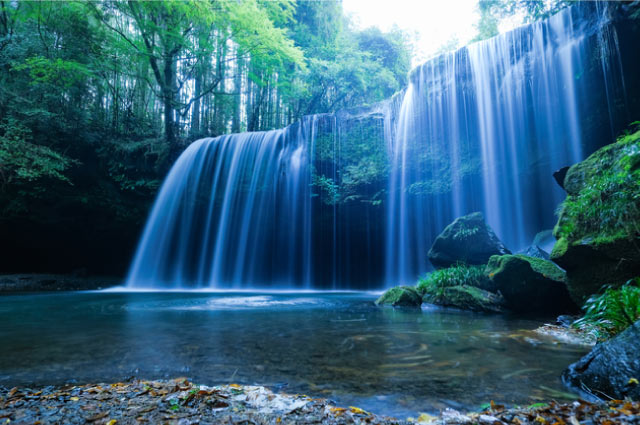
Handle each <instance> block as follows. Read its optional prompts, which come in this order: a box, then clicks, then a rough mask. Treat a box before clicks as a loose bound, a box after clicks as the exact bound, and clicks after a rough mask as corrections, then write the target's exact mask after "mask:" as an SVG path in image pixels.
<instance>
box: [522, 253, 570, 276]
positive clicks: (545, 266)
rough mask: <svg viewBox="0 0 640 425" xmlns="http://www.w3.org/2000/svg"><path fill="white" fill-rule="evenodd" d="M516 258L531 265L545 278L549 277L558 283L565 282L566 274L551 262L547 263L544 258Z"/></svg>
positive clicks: (524, 256)
mask: <svg viewBox="0 0 640 425" xmlns="http://www.w3.org/2000/svg"><path fill="white" fill-rule="evenodd" d="M515 257H517V258H519V259H521V260H524V261H526V262H527V263H529V265H531V268H532V269H533V270H535V271H536V272H538V273H540V274H542V275H543V276H544V277H548V278H550V279H553V280H557V281H564V277H565V276H564V272H563V271H562V270H561V269H560V268H559V267H558V266H556V265H555V264H554V263H552V262H551V261H547V260H544V259H542V258H535V257H529V256H526V255H521V254H517V255H515Z"/></svg>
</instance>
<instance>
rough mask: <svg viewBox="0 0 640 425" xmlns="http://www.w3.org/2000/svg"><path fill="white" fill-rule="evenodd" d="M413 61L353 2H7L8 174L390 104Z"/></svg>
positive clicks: (0, 119)
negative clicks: (363, 22)
mask: <svg viewBox="0 0 640 425" xmlns="http://www.w3.org/2000/svg"><path fill="white" fill-rule="evenodd" d="M410 61H411V51H410V47H409V40H408V37H407V35H406V34H404V33H402V32H401V31H392V32H388V33H384V32H381V31H379V30H377V29H373V28H372V29H367V30H364V31H360V30H355V29H353V28H352V26H351V25H350V24H349V22H348V21H347V20H346V18H345V17H344V16H343V13H342V8H341V3H340V2H331V1H328V2H307V1H298V2H296V1H293V0H277V1H262V0H242V1H209V0H194V1H188V2H185V1H175V0H170V1H163V2H136V1H98V2H75V1H65V2H59V1H39V2H16V1H0V67H1V69H2V73H1V76H0V78H1V79H2V81H1V82H0V86H1V88H0V150H1V151H2V154H1V155H2V156H0V157H1V158H5V157H11V160H10V161H8V162H7V161H5V160H3V161H2V162H1V163H0V168H1V170H0V171H2V180H3V183H4V184H10V183H12V182H16V181H20V180H25V179H28V180H32V179H36V178H39V177H41V176H49V177H57V178H62V177H63V171H64V169H65V168H67V167H69V166H70V165H71V164H73V159H74V158H75V159H78V158H77V157H81V156H82V154H80V152H79V151H84V150H85V147H84V146H83V145H86V144H89V145H90V146H91V150H95V152H96V154H97V155H98V156H105V157H107V159H106V162H109V160H111V161H112V160H113V157H114V154H115V156H117V155H118V152H120V153H121V152H122V151H127V152H130V151H132V150H139V149H145V150H146V151H153V152H156V153H158V152H164V151H167V152H168V151H172V150H176V149H177V150H179V149H180V147H179V146H180V145H184V142H186V141H189V140H193V139H195V138H198V137H202V136H216V135H219V134H224V133H228V132H231V131H233V132H238V131H256V130H267V129H273V128H278V127H283V126H286V125H287V124H290V123H291V122H293V121H295V120H297V119H299V118H300V117H301V116H302V115H305V114H313V113H317V112H332V111H335V110H337V109H341V108H348V107H351V106H356V105H363V104H370V103H373V102H377V101H380V100H382V99H383V98H385V97H389V96H390V95H392V94H393V93H394V92H396V91H398V90H399V89H400V88H401V87H402V86H403V85H404V84H405V78H406V74H407V72H408V70H409V66H410ZM175 144H178V145H179V146H178V147H177V148H176V147H175V146H174V145H175ZM35 145H38V146H39V147H38V148H35ZM114 151H115V152H114ZM167 152H164V154H162V155H158V160H160V161H162V160H163V159H166V158H165V157H166V153H167ZM36 157H37V158H38V160H37V161H35V164H37V163H39V162H42V161H43V162H45V163H46V164H47V165H46V166H37V165H34V166H33V167H32V168H33V169H31V170H28V171H27V170H24V169H23V168H24V167H29V164H34V161H33V159H35V158H36ZM80 159H82V158H80ZM20 164H22V165H20ZM112 165H113V164H112ZM52 170H55V171H52Z"/></svg>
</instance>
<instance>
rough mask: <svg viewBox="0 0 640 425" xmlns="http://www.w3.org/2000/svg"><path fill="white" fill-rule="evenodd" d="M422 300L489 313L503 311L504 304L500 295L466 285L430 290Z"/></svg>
mask: <svg viewBox="0 0 640 425" xmlns="http://www.w3.org/2000/svg"><path fill="white" fill-rule="evenodd" d="M422 300H423V301H424V302H426V303H430V304H436V305H441V306H443V307H455V308H459V309H462V310H470V311H478V312H489V313H502V312H504V311H505V302H504V298H502V296H501V295H499V294H495V293H493V292H489V291H485V290H484V289H480V288H476V287H473V286H468V285H457V286H449V287H446V288H438V289H436V288H432V289H429V291H428V292H426V293H425V294H424V296H423V297H422Z"/></svg>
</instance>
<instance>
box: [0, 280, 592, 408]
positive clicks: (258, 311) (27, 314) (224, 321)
mask: <svg viewBox="0 0 640 425" xmlns="http://www.w3.org/2000/svg"><path fill="white" fill-rule="evenodd" d="M374 299H375V298H374V296H373V295H371V294H366V293H305V294H286V293H188V292H183V293H65V294H42V295H14V296H6V297H3V298H0V334H1V335H3V337H2V341H3V343H2V345H1V347H0V370H1V371H2V374H1V375H0V385H28V384H56V383H63V382H68V381H77V382H80V383H81V382H87V381H113V380H122V379H125V378H128V377H131V376H139V377H143V378H153V379H156V378H174V377H177V376H187V377H190V378H191V379H194V380H195V381H196V382H199V383H203V384H216V383H231V382H235V383H240V384H254V383H255V384H260V385H267V386H272V387H274V388H275V389H276V390H283V391H286V392H291V393H306V394H309V395H314V396H320V397H327V398H331V399H333V400H335V401H336V402H338V403H341V404H349V405H357V406H360V407H362V408H365V409H368V410H372V411H375V412H376V413H383V414H390V415H398V416H406V415H410V414H414V413H415V412H417V411H427V412H429V411H437V410H439V409H442V408H445V407H454V408H459V409H460V408H461V409H473V408H477V407H478V406H479V405H481V404H483V403H486V402H489V401H490V400H495V401H496V402H499V403H506V404H509V405H512V404H519V405H526V404H531V403H534V402H537V401H540V400H548V399H550V398H552V397H553V398H556V399H559V398H562V394H561V393H558V392H563V391H565V390H564V389H563V387H562V383H561V381H560V378H559V377H560V373H561V371H562V370H563V369H564V368H565V367H566V366H567V365H568V364H569V363H571V362H573V361H575V360H577V359H578V358H579V357H580V356H581V355H583V354H584V352H585V350H584V348H577V347H572V346H567V345H562V344H553V343H550V342H549V341H547V342H545V341H542V340H541V339H540V337H535V336H533V334H531V333H530V332H528V330H531V329H534V328H535V327H537V326H538V325H539V324H540V323H541V322H539V321H535V320H531V319H522V318H513V317H507V316H498V315H478V314H470V313H465V312H457V311H450V310H441V309H435V308H434V309H428V308H425V309H422V310H394V309H391V308H377V307H375V306H374V305H373V300H374Z"/></svg>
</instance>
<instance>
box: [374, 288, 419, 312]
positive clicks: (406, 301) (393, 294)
mask: <svg viewBox="0 0 640 425" xmlns="http://www.w3.org/2000/svg"><path fill="white" fill-rule="evenodd" d="M420 304H422V297H421V296H420V294H418V292H417V291H416V289H415V288H412V287H411V286H396V287H394V288H391V289H389V290H387V291H386V292H385V293H384V294H382V295H381V296H380V298H378V299H377V300H376V305H392V306H394V307H419V306H420Z"/></svg>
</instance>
